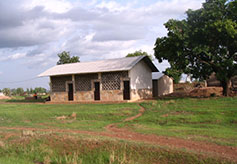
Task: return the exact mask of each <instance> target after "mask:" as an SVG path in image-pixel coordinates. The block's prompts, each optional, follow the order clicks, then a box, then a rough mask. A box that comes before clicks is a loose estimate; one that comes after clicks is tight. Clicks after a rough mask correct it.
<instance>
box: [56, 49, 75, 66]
mask: <svg viewBox="0 0 237 164" xmlns="http://www.w3.org/2000/svg"><path fill="white" fill-rule="evenodd" d="M58 57H59V61H58V62H57V65H60V64H68V63H78V62H80V60H79V57H78V56H72V57H71V56H70V52H66V51H63V52H61V53H59V54H58Z"/></svg>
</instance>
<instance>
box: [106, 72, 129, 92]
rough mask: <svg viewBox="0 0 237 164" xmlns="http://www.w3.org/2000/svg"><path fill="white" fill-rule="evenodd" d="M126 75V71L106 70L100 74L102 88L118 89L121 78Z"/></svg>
mask: <svg viewBox="0 0 237 164" xmlns="http://www.w3.org/2000/svg"><path fill="white" fill-rule="evenodd" d="M126 77H128V72H127V71H123V72H106V73H102V74H101V82H102V89H103V90H120V87H121V86H120V83H121V80H120V79H121V78H126Z"/></svg>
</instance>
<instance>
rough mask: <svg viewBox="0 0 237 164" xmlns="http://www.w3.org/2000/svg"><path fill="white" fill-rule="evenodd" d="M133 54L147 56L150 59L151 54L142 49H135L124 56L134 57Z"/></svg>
mask: <svg viewBox="0 0 237 164" xmlns="http://www.w3.org/2000/svg"><path fill="white" fill-rule="evenodd" d="M134 56H148V57H149V58H150V59H151V60H152V56H151V55H149V54H148V53H147V52H145V51H142V50H139V51H135V52H133V53H128V54H127V56H126V57H134Z"/></svg>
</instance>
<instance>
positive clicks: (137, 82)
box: [128, 61, 152, 89]
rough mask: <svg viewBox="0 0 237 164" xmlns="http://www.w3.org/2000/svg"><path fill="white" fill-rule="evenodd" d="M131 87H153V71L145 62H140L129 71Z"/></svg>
mask: <svg viewBox="0 0 237 164" xmlns="http://www.w3.org/2000/svg"><path fill="white" fill-rule="evenodd" d="M128 76H129V77H130V86H131V89H151V88H152V71H151V69H150V67H149V66H148V65H147V64H146V63H145V62H144V61H140V62H138V63H137V64H136V65H135V66H134V67H133V68H132V69H131V70H130V71H129V72H128Z"/></svg>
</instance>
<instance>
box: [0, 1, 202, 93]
mask: <svg viewBox="0 0 237 164" xmlns="http://www.w3.org/2000/svg"><path fill="white" fill-rule="evenodd" d="M202 3H203V0H131V1H128V0H112V1H111V0H91V1H89V0H21V1H19V0H7V1H0V89H2V88H4V87H10V88H15V87H23V88H30V87H37V86H41V87H45V88H49V85H48V78H37V79H34V78H35V77H37V75H38V74H39V73H41V72H43V71H45V70H46V69H48V68H50V67H52V66H54V65H56V62H57V60H58V57H57V54H58V53H60V52H62V51H64V50H65V51H70V52H71V55H77V56H79V57H80V60H81V62H83V61H91V60H100V59H109V58H118V57H124V56H126V54H127V53H130V52H134V51H136V50H143V51H146V52H148V53H150V54H153V48H154V43H155V40H156V38H157V37H162V36H165V35H166V29H165V28H164V26H163V24H164V23H165V22H166V21H167V20H168V19H171V18H174V19H182V18H185V14H184V13H185V11H186V10H187V9H198V8H200V7H201V4H202ZM155 63H156V65H157V67H158V68H159V70H161V71H163V70H164V69H165V68H166V67H168V63H161V64H158V63H157V61H155ZM30 79H31V80H30Z"/></svg>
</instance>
